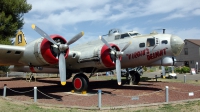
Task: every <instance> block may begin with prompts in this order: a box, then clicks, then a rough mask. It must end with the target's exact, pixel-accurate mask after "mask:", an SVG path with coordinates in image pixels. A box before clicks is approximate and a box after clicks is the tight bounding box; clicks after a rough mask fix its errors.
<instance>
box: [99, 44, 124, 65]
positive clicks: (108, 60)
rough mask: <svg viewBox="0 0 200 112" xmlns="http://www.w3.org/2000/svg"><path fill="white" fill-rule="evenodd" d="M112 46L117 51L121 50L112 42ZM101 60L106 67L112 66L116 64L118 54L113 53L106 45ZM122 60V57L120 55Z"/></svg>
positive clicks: (102, 49)
mask: <svg viewBox="0 0 200 112" xmlns="http://www.w3.org/2000/svg"><path fill="white" fill-rule="evenodd" d="M110 46H111V47H112V48H113V49H115V50H116V51H120V49H119V47H118V46H117V45H115V44H110ZM100 57H101V62H102V63H103V64H104V66H105V67H108V68H112V67H114V66H115V59H114V58H116V56H115V55H113V54H111V50H110V48H109V47H107V46H106V45H104V46H103V47H102V48H101V56H100ZM120 60H121V57H120Z"/></svg>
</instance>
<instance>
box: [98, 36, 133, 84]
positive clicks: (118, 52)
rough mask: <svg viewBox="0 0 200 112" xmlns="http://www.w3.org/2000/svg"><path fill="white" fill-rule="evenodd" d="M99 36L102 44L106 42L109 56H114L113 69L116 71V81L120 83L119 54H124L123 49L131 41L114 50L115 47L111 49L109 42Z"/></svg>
mask: <svg viewBox="0 0 200 112" xmlns="http://www.w3.org/2000/svg"><path fill="white" fill-rule="evenodd" d="M99 38H100V39H101V41H102V42H103V43H104V44H106V46H107V47H109V48H110V49H111V57H112V58H114V59H113V60H115V69H116V72H117V83H118V85H121V62H120V56H122V55H123V54H124V51H125V50H126V49H127V48H128V46H129V45H130V44H131V41H130V42H128V43H127V44H126V45H125V46H124V48H123V49H122V50H121V51H116V50H115V49H113V48H112V47H111V46H110V44H109V43H108V42H107V41H106V40H105V39H104V38H103V37H102V36H99Z"/></svg>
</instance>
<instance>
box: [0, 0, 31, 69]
mask: <svg viewBox="0 0 200 112" xmlns="http://www.w3.org/2000/svg"><path fill="white" fill-rule="evenodd" d="M31 9H32V5H30V4H27V2H26V0H0V44H11V41H10V38H12V37H14V36H15V34H16V32H17V30H19V29H22V27H23V25H24V18H23V15H24V13H27V12H28V11H30V10H31ZM0 70H1V71H3V72H7V71H8V66H0Z"/></svg>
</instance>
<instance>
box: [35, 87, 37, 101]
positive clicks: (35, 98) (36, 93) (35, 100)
mask: <svg viewBox="0 0 200 112" xmlns="http://www.w3.org/2000/svg"><path fill="white" fill-rule="evenodd" d="M34 102H35V103H36V102H37V87H34Z"/></svg>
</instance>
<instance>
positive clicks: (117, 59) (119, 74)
mask: <svg viewBox="0 0 200 112" xmlns="http://www.w3.org/2000/svg"><path fill="white" fill-rule="evenodd" d="M115 66H116V67H115V68H116V72H117V83H118V85H121V83H122V82H121V63H120V60H119V58H116V63H115Z"/></svg>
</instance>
